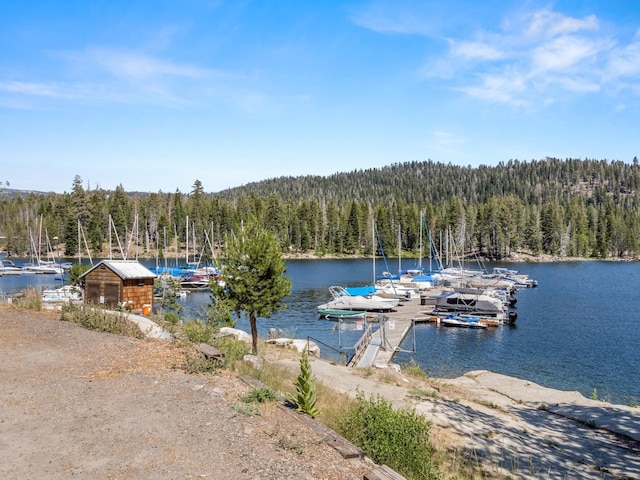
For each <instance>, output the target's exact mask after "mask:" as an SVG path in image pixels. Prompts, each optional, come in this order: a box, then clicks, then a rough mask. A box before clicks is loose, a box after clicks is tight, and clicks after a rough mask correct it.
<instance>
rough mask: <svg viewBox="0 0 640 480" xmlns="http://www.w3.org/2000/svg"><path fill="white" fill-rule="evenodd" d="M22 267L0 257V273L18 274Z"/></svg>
mask: <svg viewBox="0 0 640 480" xmlns="http://www.w3.org/2000/svg"><path fill="white" fill-rule="evenodd" d="M21 273H22V268H20V267H17V266H16V264H15V263H13V262H12V261H11V260H7V259H6V258H2V259H0V275H20V274H21Z"/></svg>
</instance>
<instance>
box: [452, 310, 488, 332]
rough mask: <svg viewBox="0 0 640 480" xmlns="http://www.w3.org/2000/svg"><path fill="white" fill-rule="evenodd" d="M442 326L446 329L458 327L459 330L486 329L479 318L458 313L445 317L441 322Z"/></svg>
mask: <svg viewBox="0 0 640 480" xmlns="http://www.w3.org/2000/svg"><path fill="white" fill-rule="evenodd" d="M441 322H442V325H444V326H446V327H459V328H487V325H486V324H485V323H482V322H481V321H480V317H476V316H474V315H464V314H460V313H452V314H451V315H447V316H446V317H444V318H443V319H442V320H441Z"/></svg>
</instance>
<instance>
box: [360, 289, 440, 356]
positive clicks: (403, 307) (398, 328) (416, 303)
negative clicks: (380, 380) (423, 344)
mask: <svg viewBox="0 0 640 480" xmlns="http://www.w3.org/2000/svg"><path fill="white" fill-rule="evenodd" d="M428 309H429V307H426V306H423V305H421V304H420V298H414V299H409V300H406V301H403V302H401V303H400V305H399V306H398V307H397V309H396V311H394V312H390V313H384V314H381V316H380V318H381V319H382V318H383V317H384V322H382V324H381V327H380V328H378V329H377V330H376V331H375V332H374V333H373V335H372V336H371V341H370V342H369V344H368V345H367V346H366V350H365V352H364V354H362V356H361V357H360V359H359V360H358V363H357V365H356V366H357V367H359V368H365V367H370V366H373V365H383V364H388V363H390V362H391V360H392V358H393V355H394V353H396V351H397V350H398V349H399V348H400V345H401V344H402V341H403V340H404V338H405V337H406V336H407V334H408V333H409V331H410V329H411V327H412V326H413V323H414V319H418V321H420V319H421V318H424V320H422V321H426V320H427V317H426V315H421V313H420V312H422V311H424V310H428Z"/></svg>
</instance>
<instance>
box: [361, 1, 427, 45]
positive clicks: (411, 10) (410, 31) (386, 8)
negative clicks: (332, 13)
mask: <svg viewBox="0 0 640 480" xmlns="http://www.w3.org/2000/svg"><path fill="white" fill-rule="evenodd" d="M426 7H427V5H424V4H423V3H421V2H417V3H413V2H400V1H395V2H388V3H387V2H382V1H380V2H376V3H372V4H370V5H367V6H366V7H364V8H359V9H354V10H353V11H352V13H351V15H350V19H351V21H352V22H353V23H355V24H356V25H358V26H360V27H362V28H366V29H369V30H373V31H375V32H381V33H397V34H404V35H425V36H431V35H433V34H434V31H436V30H437V25H436V22H434V19H435V18H437V15H433V9H434V8H433V6H431V7H429V8H428V9H427V8H426ZM429 10H431V12H432V13H431V15H430V14H429Z"/></svg>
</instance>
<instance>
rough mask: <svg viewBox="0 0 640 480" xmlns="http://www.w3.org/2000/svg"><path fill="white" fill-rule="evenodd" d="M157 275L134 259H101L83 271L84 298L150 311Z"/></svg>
mask: <svg viewBox="0 0 640 480" xmlns="http://www.w3.org/2000/svg"><path fill="white" fill-rule="evenodd" d="M155 278H156V275H155V274H154V273H153V272H152V271H151V270H149V269H148V268H147V267H145V266H144V265H142V264H141V263H140V262H138V261H137V260H102V261H101V262H100V263H98V264H97V265H95V266H94V267H92V268H91V269H90V270H88V271H87V272H85V273H84V274H83V275H82V276H81V277H80V279H81V281H83V282H84V301H85V303H94V304H99V305H104V306H106V307H109V308H114V307H118V306H123V307H125V308H126V309H127V310H129V311H132V312H142V313H144V314H147V315H148V314H150V313H151V311H152V307H153V280H154V279H155Z"/></svg>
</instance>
